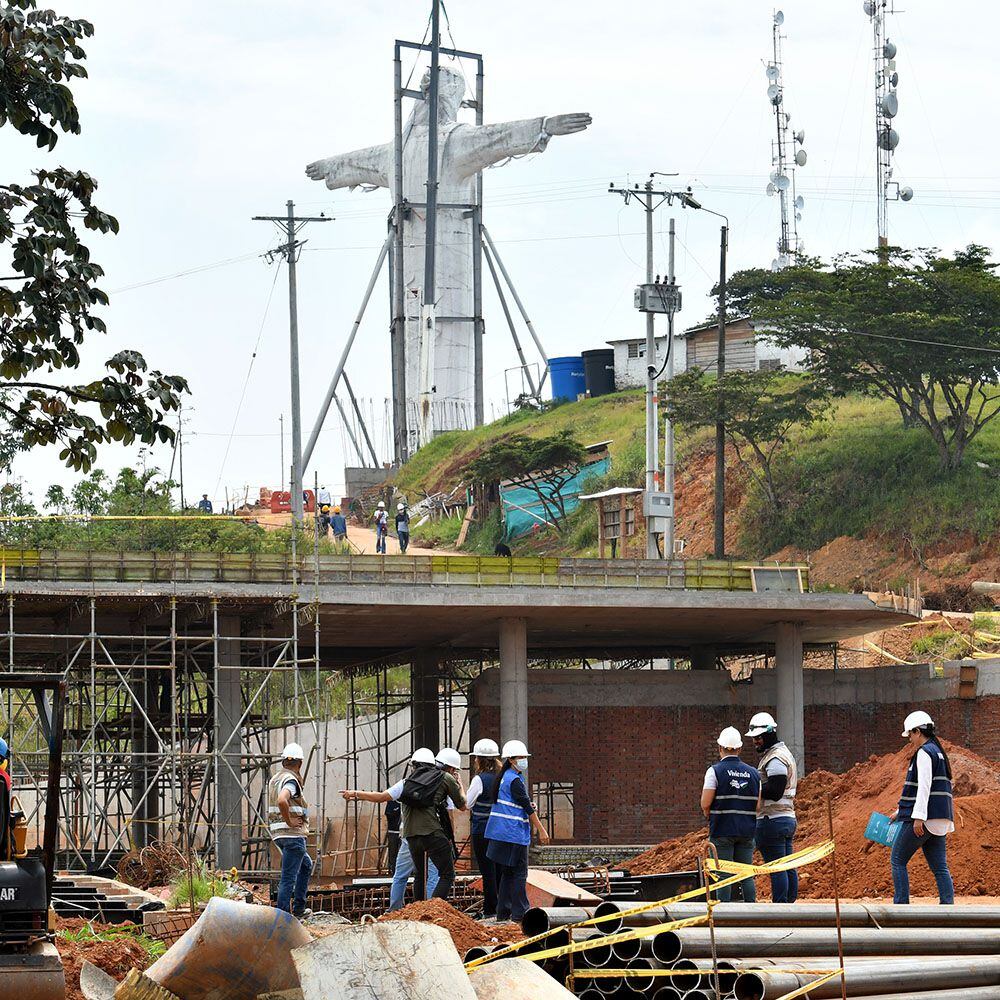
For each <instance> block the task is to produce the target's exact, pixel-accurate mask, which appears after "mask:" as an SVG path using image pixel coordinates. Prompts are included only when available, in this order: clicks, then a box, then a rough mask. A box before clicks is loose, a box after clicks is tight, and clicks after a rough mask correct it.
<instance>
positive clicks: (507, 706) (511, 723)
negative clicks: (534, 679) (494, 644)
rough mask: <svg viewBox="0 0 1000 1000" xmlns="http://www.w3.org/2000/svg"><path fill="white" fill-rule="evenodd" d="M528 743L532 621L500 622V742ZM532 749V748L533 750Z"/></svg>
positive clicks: (508, 620)
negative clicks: (530, 623)
mask: <svg viewBox="0 0 1000 1000" xmlns="http://www.w3.org/2000/svg"><path fill="white" fill-rule="evenodd" d="M507 740H523V741H524V742H525V743H527V742H528V620H527V619H526V618H501V619H500V742H501V745H502V744H503V743H504V742H506V741H507ZM529 749H530V747H529Z"/></svg>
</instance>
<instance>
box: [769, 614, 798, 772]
mask: <svg viewBox="0 0 1000 1000" xmlns="http://www.w3.org/2000/svg"><path fill="white" fill-rule="evenodd" d="M774 666H775V674H776V680H777V682H778V696H777V705H776V707H777V716H778V734H779V735H780V736H781V738H782V739H783V740H784V741H785V743H786V744H787V745H788V749H789V750H791V752H792V756H793V757H795V763H796V764H797V765H798V768H799V777H800V778H801V777H802V775H803V774H804V773H805V764H806V739H805V704H804V701H805V698H804V678H803V675H802V627H801V626H800V625H796V624H795V623H794V622H779V623H778V626H777V629H776V634H775V642H774Z"/></svg>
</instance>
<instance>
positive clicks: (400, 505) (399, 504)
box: [396, 503, 406, 510]
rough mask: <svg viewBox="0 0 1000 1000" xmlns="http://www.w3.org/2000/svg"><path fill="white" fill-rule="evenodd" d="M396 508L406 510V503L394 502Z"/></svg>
mask: <svg viewBox="0 0 1000 1000" xmlns="http://www.w3.org/2000/svg"><path fill="white" fill-rule="evenodd" d="M396 510H406V504H405V503H398V504H396Z"/></svg>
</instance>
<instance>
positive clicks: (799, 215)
mask: <svg viewBox="0 0 1000 1000" xmlns="http://www.w3.org/2000/svg"><path fill="white" fill-rule="evenodd" d="M795 221H796V222H801V221H802V213H801V212H796V213H795Z"/></svg>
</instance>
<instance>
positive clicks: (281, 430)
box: [278, 413, 285, 490]
mask: <svg viewBox="0 0 1000 1000" xmlns="http://www.w3.org/2000/svg"><path fill="white" fill-rule="evenodd" d="M278 437H279V438H280V439H281V476H280V478H279V479H278V483H279V485H278V489H279V490H283V489H284V488H285V415H284V413H279V414H278Z"/></svg>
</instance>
